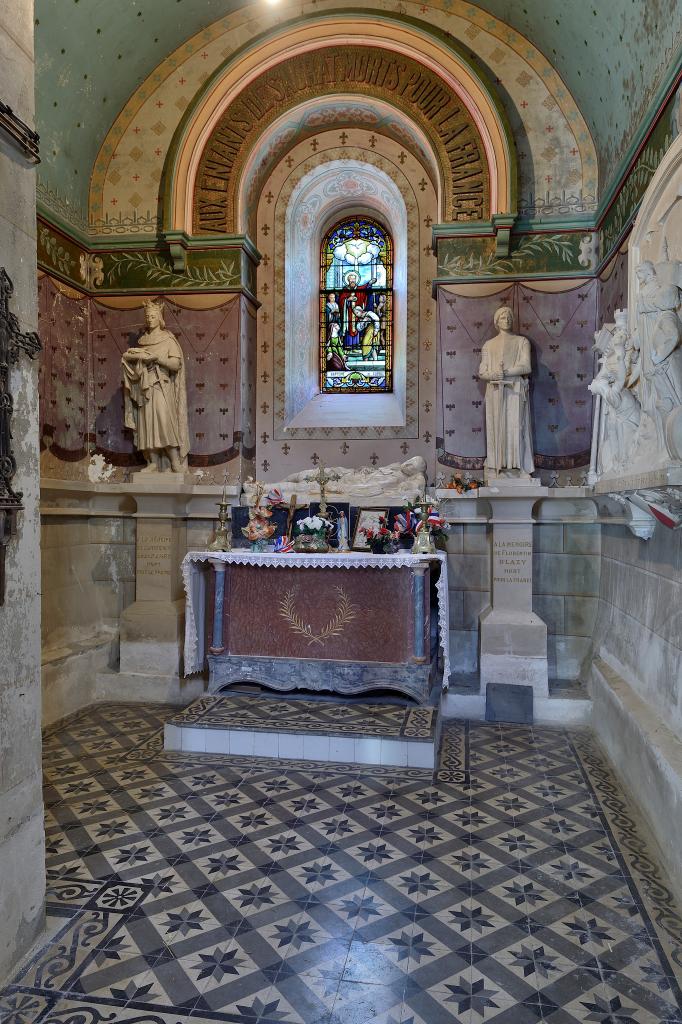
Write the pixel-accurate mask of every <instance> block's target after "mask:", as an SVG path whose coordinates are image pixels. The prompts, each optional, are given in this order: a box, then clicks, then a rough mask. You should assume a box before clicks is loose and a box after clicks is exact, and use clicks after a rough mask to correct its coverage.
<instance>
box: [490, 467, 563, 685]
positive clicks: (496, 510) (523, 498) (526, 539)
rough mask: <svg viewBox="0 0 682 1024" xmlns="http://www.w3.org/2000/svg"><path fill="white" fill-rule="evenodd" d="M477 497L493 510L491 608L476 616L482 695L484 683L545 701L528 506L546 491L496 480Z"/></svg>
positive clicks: (543, 640)
mask: <svg viewBox="0 0 682 1024" xmlns="http://www.w3.org/2000/svg"><path fill="white" fill-rule="evenodd" d="M479 495H480V497H481V498H486V499H487V500H488V501H489V502H490V504H491V507H492V518H491V523H492V557H491V587H490V594H491V604H490V605H489V606H488V607H487V608H486V609H485V610H484V611H483V612H482V613H481V615H480V618H479V629H480V672H481V692H482V693H483V694H485V692H486V687H487V686H488V684H489V683H497V684H506V685H517V686H518V685H522V686H530V687H532V689H533V694H534V696H536V697H547V696H548V695H549V685H548V672H547V626H546V625H545V623H544V622H543V621H542V619H541V618H540V617H539V616H537V615H536V614H535V613H534V612H533V516H532V512H533V505H534V504H535V502H536V501H538V499H540V498H543V497H545V496H546V495H547V488H544V487H540V486H539V485H536V484H535V483H529V482H528V481H523V482H521V481H509V482H507V481H503V480H499V481H498V483H497V485H496V486H494V487H485V488H481V490H480V492H479Z"/></svg>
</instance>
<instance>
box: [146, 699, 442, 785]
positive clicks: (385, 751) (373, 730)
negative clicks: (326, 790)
mask: <svg viewBox="0 0 682 1024" xmlns="http://www.w3.org/2000/svg"><path fill="white" fill-rule="evenodd" d="M439 741H440V729H439V716H438V709H437V707H428V706H426V707H416V706H414V705H406V704H404V703H399V704H396V703H385V702H381V703H380V702H376V703H372V701H371V700H366V701H352V702H349V701H345V700H344V701H338V700H320V699H310V700H308V699H301V698H296V699H292V698H287V697H285V696H281V695H278V696H276V697H275V696H273V697H269V696H268V697H266V696H262V695H261V694H248V695H239V694H225V695H221V694H217V695H211V696H203V697H200V698H198V699H197V700H195V701H194V702H193V703H192V704H190V705H189V706H188V707H187V708H185V709H184V710H183V711H182V712H180V713H179V714H177V715H175V716H174V717H173V718H171V719H170V720H169V721H168V722H167V723H166V725H165V728H164V748H165V749H166V750H176V751H178V750H181V751H184V752H193V753H206V754H236V755H239V756H241V757H278V758H282V759H286V760H295V761H340V762H343V763H344V764H366V765H371V764H374V765H392V766H396V767H408V768H427V769H433V768H434V767H435V764H436V757H437V753H438V745H439Z"/></svg>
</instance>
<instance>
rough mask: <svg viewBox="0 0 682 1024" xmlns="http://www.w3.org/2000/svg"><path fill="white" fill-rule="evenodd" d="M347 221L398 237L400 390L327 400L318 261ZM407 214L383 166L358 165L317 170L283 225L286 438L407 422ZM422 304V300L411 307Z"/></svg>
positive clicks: (297, 191)
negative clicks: (373, 224) (300, 432)
mask: <svg viewBox="0 0 682 1024" xmlns="http://www.w3.org/2000/svg"><path fill="white" fill-rule="evenodd" d="M346 217H369V218H372V219H374V220H377V221H378V222H379V223H380V224H383V225H385V227H386V230H387V231H388V232H389V233H390V235H391V237H392V239H393V392H392V393H390V394H389V393H384V394H359V395H358V394H331V395H323V394H320V380H319V295H320V291H319V258H320V247H321V245H322V242H323V239H324V237H325V235H326V233H327V232H328V231H329V230H330V228H331V227H333V225H334V224H335V223H338V222H340V221H341V220H343V219H345V218H346ZM408 234H409V232H408V212H407V207H406V203H405V199H404V197H403V194H402V192H401V190H400V188H399V187H398V185H397V184H396V182H395V181H394V180H392V178H391V177H389V175H388V174H386V173H385V172H384V171H383V170H381V169H380V168H378V167H376V166H373V165H372V164H370V163H369V162H368V163H364V162H363V161H362V160H358V159H340V160H334V161H330V162H327V163H325V164H321V165H318V166H317V167H315V168H314V169H313V170H311V171H310V172H309V173H308V174H306V175H304V177H303V178H302V179H301V180H300V181H299V183H298V184H297V186H296V187H295V188H294V190H293V192H292V194H291V196H290V198H289V201H288V203H287V207H286V215H285V225H284V240H283V241H284V253H285V259H284V266H285V272H284V278H285V279H284V306H285V315H284V374H285V393H284V409H283V410H281V411H282V413H283V416H282V419H283V427H284V435H286V433H288V432H289V431H290V430H296V429H297V428H299V427H300V428H311V427H313V428H314V427H321V428H329V427H331V428H335V427H340V428H342V427H348V426H367V425H369V426H377V427H384V426H391V427H396V428H401V427H404V426H405V422H406V374H407V347H408V333H410V332H409V318H410V316H411V317H412V318H414V316H415V310H414V309H412V308H410V310H409V312H408V305H409V302H408V282H407V262H408V260H407V255H408ZM412 305H413V306H414V305H415V302H414V301H413V302H412Z"/></svg>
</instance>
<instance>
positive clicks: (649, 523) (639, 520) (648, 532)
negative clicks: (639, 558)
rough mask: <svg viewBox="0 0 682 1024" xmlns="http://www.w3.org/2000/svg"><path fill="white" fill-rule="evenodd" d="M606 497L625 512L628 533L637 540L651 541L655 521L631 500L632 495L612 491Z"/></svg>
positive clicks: (649, 513) (647, 512) (646, 510)
mask: <svg viewBox="0 0 682 1024" xmlns="http://www.w3.org/2000/svg"><path fill="white" fill-rule="evenodd" d="M606 497H607V498H611V500H612V501H615V502H616V503H617V504H618V505H620V506H621V508H623V509H624V510H625V512H627V514H628V516H629V518H628V519H626V520H625V526H627V528H628V530H629V531H630V533H632V534H634V536H635V537H638V538H639V540H651V538H652V537H653V535H654V531H655V529H656V519H655V518H654V516H653V515H652V514H651V512H650V511H648V509H646V508H642V507H641V506H640V505H639V504H636V503H635V502H634V501H633V500H632V499H633V498H634V495H633V494H618V493H617V492H615V491H612V492H611V493H610V494H608V495H606Z"/></svg>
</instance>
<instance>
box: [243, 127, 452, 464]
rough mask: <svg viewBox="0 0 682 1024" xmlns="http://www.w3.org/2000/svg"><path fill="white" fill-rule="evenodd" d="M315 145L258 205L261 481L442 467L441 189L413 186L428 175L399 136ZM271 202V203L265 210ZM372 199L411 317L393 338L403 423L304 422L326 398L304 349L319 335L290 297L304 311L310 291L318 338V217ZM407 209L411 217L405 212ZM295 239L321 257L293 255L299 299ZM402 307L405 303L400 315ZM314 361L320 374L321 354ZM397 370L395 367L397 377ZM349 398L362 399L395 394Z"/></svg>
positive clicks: (285, 167) (360, 136)
mask: <svg viewBox="0 0 682 1024" xmlns="http://www.w3.org/2000/svg"><path fill="white" fill-rule="evenodd" d="M316 139H317V141H318V146H317V148H316V150H315V151H314V152H313V151H312V150H311V148H310V145H309V144H308V143H307V142H302V143H300V144H299V145H298V146H297V147H295V148H294V149H293V150H291V152H290V154H289V157H290V161H289V160H288V159H283V160H282V161H280V163H279V164H278V165H277V167H276V168H275V170H274V171H273V173H272V175H271V176H270V178H269V179H268V183H267V187H266V188H265V189H264V192H263V195H262V196H261V200H260V203H259V207H258V226H259V232H258V246H259V249H260V251H261V252H262V255H263V260H262V263H261V266H260V267H259V270H258V295H259V299H260V300H261V302H262V305H261V307H260V309H259V310H258V313H257V320H258V342H257V346H256V348H257V357H258V365H257V373H256V379H257V400H256V413H257V427H256V470H257V473H258V475H259V477H262V478H269V479H282V477H283V476H286V475H287V474H288V473H290V472H292V471H295V470H297V469H301V467H309V466H314V465H316V464H317V463H318V462H319V461H320V460H324V461H325V462H326V464H327V465H332V466H333V465H338V466H361V465H369V464H373V465H378V464H379V463H382V464H386V463H388V462H398V461H404V460H405V459H406V458H409V457H410V456H412V455H423V456H424V457H425V458H426V459H427V460H428V461H429V464H430V466H431V468H433V465H434V458H433V455H434V450H435V449H434V439H435V417H436V412H435V409H436V401H435V398H436V377H435V353H436V344H435V327H436V307H435V303H434V301H433V298H432V295H431V284H432V278H433V274H434V270H435V259H434V256H433V253H432V250H431V247H430V242H431V227H430V226H431V224H432V223H433V221H434V217H435V213H436V195H435V191H434V189H433V186H432V185H430V184H428V185H427V186H426V187H425V189H424V191H422V190H421V189H419V188H417V189H414V188H412V187H411V185H410V182H411V181H417V182H418V181H420V180H421V179H422V175H423V169H422V168H421V167H420V165H419V164H418V163H417V160H416V158H415V157H414V156H413V155H411V154H408V155H407V156H406V158H405V159H404V160H403V161H401V159H400V154H401V152H402V150H401V146H400V145H399V144H398V143H397V142H395V141H394V140H392V139H388V138H386V137H384V136H379V135H378V134H377V135H376V136H375V137H374V147H373V148H372V145H371V141H370V140H371V139H372V133H368V132H367V131H365V130H360V129H354V130H352V131H349V132H348V137H347V139H346V144H345V145H343V144H342V143H341V141H340V140H339V138H338V133H336V132H322V133H320V134H319V135H318V136H316ZM289 162H290V163H291V166H289ZM344 167H345V170H343V168H344ZM327 168H328V169H329V170H327ZM337 168H338V169H337ZM340 171H341V173H340ZM388 185H391V187H392V189H393V192H391V191H390V189H389V188H388ZM300 190H302V191H300ZM394 192H395V193H397V195H394ZM299 194H300V195H301V196H302V197H303V198H302V205H301V206H300V208H299V205H298V202H297V201H296V202H295V201H294V199H295V197H297V196H299ZM269 195H271V196H272V201H271V202H268V196H269ZM292 197H294V199H292ZM370 201H371V205H370V206H369V209H371V210H372V211H373V212H374V213H375V215H376V217H377V218H378V217H379V216H381V217H382V219H383V220H384V222H386V223H389V224H390V226H391V227H392V228H393V235H394V238H393V240H394V244H395V254H396V267H395V268H394V269H395V274H396V276H395V277H394V292H395V296H396V297H398V296H401V299H400V303H398V302H396V332H397V331H398V325H399V324H400V323H401V315H402V317H403V319H402V324H403V326H401V327H400V331H402V337H399V335H398V333H396V339H395V346H396V349H395V350H397V349H398V348H399V346H400V345H402V373H403V377H404V381H405V383H404V401H405V413H404V422H401V417H400V416H399V415H397V416H396V419H395V420H393V423H392V425H385V426H382V425H381V424H380V422H379V423H378V424H376V423H375V424H371V423H369V422H368V420H367V419H364V420H363V419H362V417H359V416H358V414H357V411H356V415H355V417H354V419H353V422H355V423H356V424H357V425H355V426H350V425H348V426H346V425H343V426H340V425H339V424H338V423H336V424H334V423H333V421H332V422H331V423H329V424H328V425H327V424H326V423H323V422H319V421H315V422H311V421H309V420H305V418H304V421H303V422H301V420H300V418H299V417H300V414H301V413H304V412H305V409H306V407H307V403H308V402H310V401H312V400H314V398H315V395H316V393H317V392H318V391H319V380H318V375H317V369H315V371H314V372H313V373H312V374H309V373H308V372H307V362H306V355H307V353H306V352H305V351H304V349H305V347H306V346H305V341H306V338H308V337H309V334H310V332H306V330H305V327H306V323H307V321H306V320H305V317H304V316H302V317H300V318H299V317H298V316H297V315H294V316H293V318H290V316H289V312H288V310H289V308H290V307H288V306H287V302H289V303H290V305H291V302H290V300H291V297H292V296H295V298H296V302H297V303H298V304H299V305H300V306H302V305H304V304H305V303H304V298H305V296H306V294H307V292H306V289H307V290H308V292H309V293H310V295H309V298H310V301H311V302H312V303H313V306H312V309H313V319H312V325H313V326H312V330H313V332H315V333H316V330H317V321H318V315H317V310H316V303H317V301H318V300H319V291H318V288H317V281H314V282H313V285H314V287H313V289H312V290H311V289H310V268H311V266H314V265H315V264H316V263H317V260H318V253H319V245H318V243H317V241H316V237H317V238H321V236H322V234H323V230H322V227H321V226H320V234H319V235H317V236H316V237H315V235H314V232H315V229H316V225H317V224H318V222H317V215H318V212H319V210H325V209H326V204H327V203H335V204H338V206H337V209H338V215H343V214H344V213H347V214H348V215H349V216H350V213H351V210H352V209H353V206H356V207H357V206H358V205H359V206H360V208H361V209H363V211H364V212H365V213H366V212H367V209H368V204H369V203H370ZM401 207H402V213H400V212H399V211H400V208H401ZM380 211H384V212H382V213H380ZM289 215H290V217H291V223H290V222H289V219H288V217H289ZM401 217H402V220H401ZM287 225H289V227H288V226H287ZM396 225H401V228H400V231H399V232H396V228H395V226H396ZM289 230H291V233H292V237H293V239H294V240H295V238H296V237H297V236H298V235H300V238H301V240H302V244H303V243H305V245H304V247H303V249H302V250H301V252H302V253H303V254H305V253H306V252H307V251H308V248H307V246H308V242H309V240H310V237H313V240H314V241H315V245H314V247H313V248H311V249H310V251H311V252H313V249H314V254H313V255H312V257H310V258H308V257H307V256H304V257H302V265H301V266H299V262H298V256H297V255H296V252H294V256H293V258H290V262H291V266H292V268H293V271H294V274H293V277H292V279H291V288H292V292H291V294H290V293H289V292H287V291H286V290H285V277H286V275H285V269H284V268H285V251H286V239H287V237H288V235H287V232H288V231H289ZM311 232H312V235H311ZM406 243H407V244H406ZM401 247H402V254H403V255H402V264H401V257H400V253H399V249H400V248H401ZM401 265H402V269H400V268H401ZM287 296H289V298H288V297H287ZM399 305H402V310H403V313H402V314H401V312H400V309H399ZM294 313H296V309H295V308H294ZM299 334H300V343H299V340H297V339H299ZM313 336H314V335H313ZM313 355H314V358H315V366H317V349H316V347H315V349H314V350H313ZM288 364H289V366H290V367H293V368H295V370H296V372H293V373H292V372H291V370H290V371H289V376H287V373H288V371H287V365H288ZM398 369H399V368H398V367H396V371H398ZM301 381H302V384H301ZM307 382H309V384H310V392H309V391H308V390H307ZM300 384H301V386H300V387H299V385H300ZM299 392H301V393H300V394H299ZM332 397H333V398H338V397H341V396H332ZM348 397H349V398H351V399H353V398H356V399H357V400H358V401H361V402H365V401H369V400H374V399H375V398H380V399H383V398H388V397H389V396H348ZM393 397H395V393H394V396H393ZM299 399H300V401H299ZM398 411H399V410H398ZM292 417H293V419H292ZM358 419H359V423H358ZM313 420H315V417H314V416H313Z"/></svg>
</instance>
